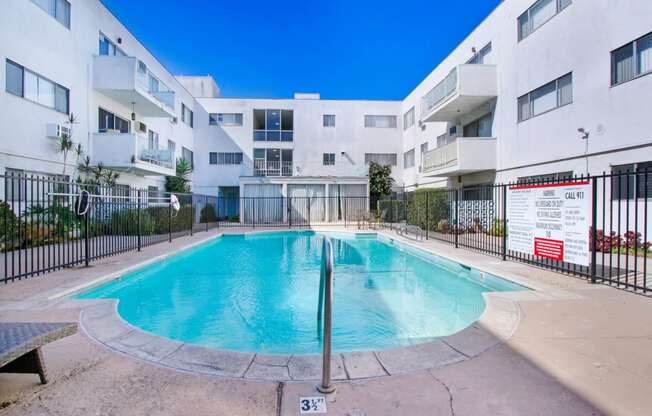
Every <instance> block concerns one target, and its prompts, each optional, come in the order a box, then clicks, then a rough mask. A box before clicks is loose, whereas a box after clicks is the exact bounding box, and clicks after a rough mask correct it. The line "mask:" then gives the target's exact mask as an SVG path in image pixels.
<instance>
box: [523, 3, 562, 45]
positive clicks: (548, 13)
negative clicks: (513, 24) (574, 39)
mask: <svg viewBox="0 0 652 416" xmlns="http://www.w3.org/2000/svg"><path fill="white" fill-rule="evenodd" d="M571 3H572V1H571V0H539V1H537V2H536V3H534V5H532V7H530V8H529V9H527V10H526V11H525V12H524V13H523V14H522V15H520V16H519V18H518V40H519V41H521V40H523V39H525V38H526V37H528V36H529V35H530V34H531V33H532V32H534V31H535V30H537V29H538V28H539V27H541V26H542V25H543V24H544V23H546V22H547V21H548V20H550V19H552V18H553V17H554V16H555V15H557V14H558V13H559V12H561V11H562V10H564V9H565V8H566V7H568V6H569V5H570V4H571Z"/></svg>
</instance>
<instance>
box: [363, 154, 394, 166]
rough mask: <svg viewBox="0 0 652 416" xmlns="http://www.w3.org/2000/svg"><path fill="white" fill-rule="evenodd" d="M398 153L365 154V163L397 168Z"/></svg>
mask: <svg viewBox="0 0 652 416" xmlns="http://www.w3.org/2000/svg"><path fill="white" fill-rule="evenodd" d="M396 159H397V156H396V153H365V154H364V163H365V164H367V165H368V164H370V163H372V162H373V163H377V164H379V165H389V166H396V165H397V163H396Z"/></svg>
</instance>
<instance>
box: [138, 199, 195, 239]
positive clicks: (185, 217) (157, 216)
mask: <svg viewBox="0 0 652 416" xmlns="http://www.w3.org/2000/svg"><path fill="white" fill-rule="evenodd" d="M146 211H149V215H150V216H151V218H152V221H153V223H154V225H153V228H154V233H155V234H165V233H167V232H169V229H170V225H169V222H170V218H169V217H170V211H169V209H168V208H166V207H164V208H161V207H152V208H147V209H146ZM191 218H192V209H191V206H190V205H183V206H181V209H179V212H177V214H176V216H173V217H172V220H171V223H172V224H171V225H172V232H173V233H176V232H178V231H184V230H189V229H190V220H191Z"/></svg>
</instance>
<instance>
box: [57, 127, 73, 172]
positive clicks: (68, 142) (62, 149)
mask: <svg viewBox="0 0 652 416" xmlns="http://www.w3.org/2000/svg"><path fill="white" fill-rule="evenodd" d="M74 148H75V144H74V143H73V141H72V139H71V138H70V136H68V135H67V134H62V135H61V137H59V141H58V142H57V153H63V173H62V175H63V177H64V178H65V177H66V164H67V163H68V162H67V161H68V153H69V152H70V151H71V150H73V149H74Z"/></svg>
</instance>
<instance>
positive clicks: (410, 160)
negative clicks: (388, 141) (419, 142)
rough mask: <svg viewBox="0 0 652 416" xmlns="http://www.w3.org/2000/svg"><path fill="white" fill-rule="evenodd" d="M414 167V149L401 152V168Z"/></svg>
mask: <svg viewBox="0 0 652 416" xmlns="http://www.w3.org/2000/svg"><path fill="white" fill-rule="evenodd" d="M413 167H414V149H410V150H408V151H407V152H405V153H403V168H404V169H409V168H413Z"/></svg>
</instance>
